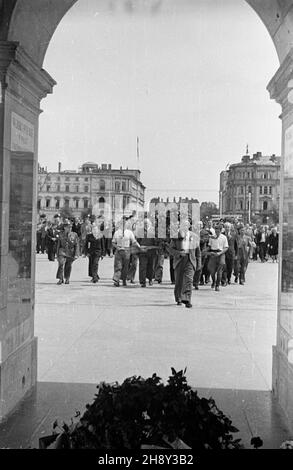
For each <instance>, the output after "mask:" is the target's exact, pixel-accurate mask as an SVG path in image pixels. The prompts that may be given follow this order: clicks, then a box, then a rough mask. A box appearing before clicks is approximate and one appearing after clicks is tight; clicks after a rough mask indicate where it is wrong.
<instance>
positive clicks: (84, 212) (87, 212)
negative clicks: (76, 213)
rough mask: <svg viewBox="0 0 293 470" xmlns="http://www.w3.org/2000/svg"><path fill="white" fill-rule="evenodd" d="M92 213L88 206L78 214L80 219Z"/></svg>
mask: <svg viewBox="0 0 293 470" xmlns="http://www.w3.org/2000/svg"><path fill="white" fill-rule="evenodd" d="M91 215H92V209H91V208H90V207H89V208H88V209H84V210H83V211H82V213H81V215H80V218H81V219H82V220H84V219H86V218H87V217H88V216H91Z"/></svg>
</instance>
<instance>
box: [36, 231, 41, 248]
mask: <svg viewBox="0 0 293 470" xmlns="http://www.w3.org/2000/svg"><path fill="white" fill-rule="evenodd" d="M41 245H42V234H41V233H38V232H37V246H36V249H37V253H39V252H40V251H41V249H42V248H41Z"/></svg>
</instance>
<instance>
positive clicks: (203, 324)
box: [0, 255, 288, 448]
mask: <svg viewBox="0 0 293 470" xmlns="http://www.w3.org/2000/svg"><path fill="white" fill-rule="evenodd" d="M165 264H166V266H165V268H164V282H163V284H161V285H158V284H155V285H154V286H152V287H149V286H148V287H147V288H146V289H142V288H141V287H140V286H139V284H136V285H129V286H127V287H122V286H121V287H119V288H115V287H114V286H113V283H112V281H111V278H112V274H113V272H112V270H113V259H110V258H106V259H104V260H103V261H102V262H101V264H100V271H99V274H100V277H101V280H100V281H99V283H97V284H92V283H90V282H89V278H88V276H87V260H86V259H84V258H80V259H78V260H77V261H76V262H75V263H74V265H73V271H72V280H71V282H70V284H69V285H61V286H57V285H56V280H55V274H56V269H57V263H56V262H55V263H52V262H49V261H48V260H47V258H46V256H45V255H38V256H37V267H36V279H37V281H36V318H35V335H36V336H37V337H38V385H37V388H36V390H35V391H34V392H33V393H32V394H31V395H30V397H28V398H27V399H26V400H25V401H24V402H23V403H22V404H21V405H20V407H19V408H18V410H16V411H15V412H14V413H13V414H12V415H11V416H10V417H8V419H7V420H6V421H5V422H3V423H2V424H1V426H0V446H2V447H11V448H20V447H28V446H32V447H37V446H38V438H39V437H41V436H42V435H45V434H50V432H51V426H52V423H53V421H54V420H55V418H56V417H58V418H59V419H60V420H61V421H62V419H64V420H65V421H69V420H70V417H71V416H73V415H74V412H75V410H76V409H79V410H81V411H82V410H83V407H84V405H85V404H86V403H88V402H91V400H92V398H93V396H94V393H95V386H96V385H97V384H98V383H99V382H100V381H107V382H113V381H118V382H121V381H123V379H124V378H126V377H129V376H131V375H141V376H143V377H148V376H150V375H152V374H153V373H154V372H156V373H157V374H158V375H159V376H160V377H162V379H163V380H164V381H166V379H167V378H168V376H169V374H170V372H171V367H174V368H175V369H176V370H181V369H183V368H184V367H187V372H186V376H187V380H188V383H189V384H190V385H191V386H193V387H195V388H197V389H198V390H199V392H200V394H201V395H204V396H213V398H215V400H216V403H217V404H218V406H219V407H220V408H221V409H222V410H223V411H224V412H225V413H226V414H228V415H229V416H230V417H231V419H232V421H233V423H234V424H235V426H236V427H238V428H239V429H240V433H239V437H241V438H242V439H243V442H244V444H246V446H247V447H249V442H250V438H251V436H252V435H260V436H261V437H262V439H263V440H264V447H266V448H278V447H279V445H280V443H281V442H282V441H283V440H284V439H286V438H287V437H288V433H287V430H286V426H285V423H284V421H283V419H282V414H281V412H280V409H279V407H278V405H277V404H276V403H274V401H273V399H272V396H271V392H270V389H271V381H272V378H271V375H272V374H271V367H272V345H273V344H275V339H276V323H277V274H278V273H277V271H278V265H277V264H273V263H271V262H267V263H264V264H262V263H258V262H257V263H256V262H252V263H250V265H249V268H248V273H247V282H246V284H245V286H240V285H238V284H232V285H230V286H227V287H225V288H222V289H221V290H220V292H215V291H214V290H212V289H211V288H210V285H208V286H204V287H200V290H199V291H193V299H192V303H193V308H192V309H186V308H185V307H184V306H177V305H175V304H174V297H173V286H172V285H171V284H170V281H169V275H168V261H166V263H165Z"/></svg>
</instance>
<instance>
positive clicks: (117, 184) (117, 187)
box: [46, 181, 127, 193]
mask: <svg viewBox="0 0 293 470" xmlns="http://www.w3.org/2000/svg"><path fill="white" fill-rule="evenodd" d="M120 188H121V191H127V185H126V181H122V184H121V185H120V181H115V192H120ZM79 189H80V186H78V185H76V186H74V188H73V191H70V186H69V184H67V185H65V192H66V193H69V192H74V193H78V192H79ZM88 190H89V187H88V186H84V189H83V192H84V193H87V192H88ZM105 190H106V189H105V184H103V185H102V184H100V191H105ZM46 191H47V192H50V191H51V185H50V184H47V185H46ZM53 191H54V190H53ZM55 191H57V192H61V185H60V184H57V186H56V190H55Z"/></svg>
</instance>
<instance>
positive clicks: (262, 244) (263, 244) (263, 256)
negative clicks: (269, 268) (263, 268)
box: [259, 242, 267, 262]
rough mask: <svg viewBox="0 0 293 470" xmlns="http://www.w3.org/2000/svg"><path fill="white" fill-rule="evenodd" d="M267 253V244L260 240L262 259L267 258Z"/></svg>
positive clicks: (260, 255)
mask: <svg viewBox="0 0 293 470" xmlns="http://www.w3.org/2000/svg"><path fill="white" fill-rule="evenodd" d="M266 254H267V245H266V243H264V242H260V244H259V257H260V260H261V261H262V262H263V261H264V260H265V257H266Z"/></svg>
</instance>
